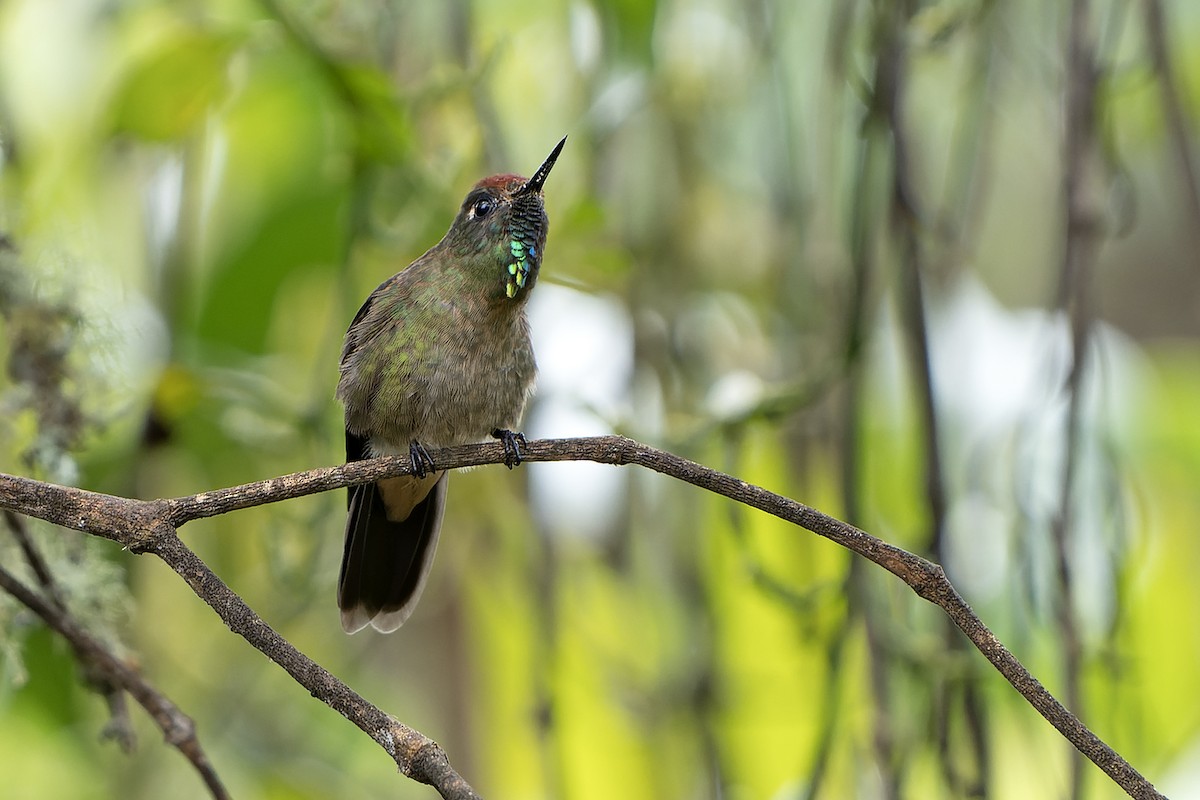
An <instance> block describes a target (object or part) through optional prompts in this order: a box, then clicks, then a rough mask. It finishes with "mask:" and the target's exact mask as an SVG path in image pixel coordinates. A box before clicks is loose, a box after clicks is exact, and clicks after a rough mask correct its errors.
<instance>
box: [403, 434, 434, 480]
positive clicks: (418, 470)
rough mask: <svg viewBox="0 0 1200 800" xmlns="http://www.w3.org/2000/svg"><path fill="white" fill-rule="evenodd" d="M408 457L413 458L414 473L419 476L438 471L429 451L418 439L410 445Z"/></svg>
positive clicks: (422, 476)
mask: <svg viewBox="0 0 1200 800" xmlns="http://www.w3.org/2000/svg"><path fill="white" fill-rule="evenodd" d="M408 457H409V458H410V459H412V469H413V474H414V475H416V476H417V477H418V478H424V477H425V476H426V475H428V474H430V473H432V472H436V470H435V469H434V467H433V458H432V457H431V456H430V455H429V451H428V450H426V449H425V445H423V444H421V443H420V442H418V441H417V440H416V439H414V440H413V441H412V443H411V444H409V446H408Z"/></svg>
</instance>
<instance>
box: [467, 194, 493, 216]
mask: <svg viewBox="0 0 1200 800" xmlns="http://www.w3.org/2000/svg"><path fill="white" fill-rule="evenodd" d="M495 205H496V204H495V203H494V202H492V199H491V198H490V197H481V198H479V199H478V200H476V201H475V205H473V206H471V212H472V213H473V215H474V216H475V219H479V218H480V217H486V216H487V215H488V214H490V213H492V209H493V208H494V207H495Z"/></svg>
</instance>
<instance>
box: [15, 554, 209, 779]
mask: <svg viewBox="0 0 1200 800" xmlns="http://www.w3.org/2000/svg"><path fill="white" fill-rule="evenodd" d="M0 589H3V590H4V591H6V592H8V593H9V594H11V595H12V596H13V597H15V598H16V599H17V600H18V601H20V602H21V603H22V604H23V605H25V606H26V607H27V608H29V609H30V610H31V611H33V613H35V614H37V615H38V616H39V617H41V618H42V620H44V621H45V623H46V624H47V625H49V626H50V628H51V629H53V630H54V631H55V632H56V633H58V634H59V635H60V636H62V637H63V638H64V639H66V640H67V642H68V643H69V644H70V645H71V649H72V650H74V651H75V658H76V659H77V660H78V661H79V662H80V663H81V664H83V665H85V666H87V667H90V668H91V669H92V670H95V671H99V672H102V673H103V675H104V678H105V679H106V680H107V681H109V682H111V683H112V684H113V685H114V686H115V687H119V688H120V689H122V690H124V691H125V692H128V693H129V694H130V695H131V696H132V697H133V698H134V699H135V700H137V701H138V703H140V704H141V706H142V708H144V709H146V712H147V713H148V714H149V715H150V716H151V717H152V718H153V719H154V722H155V723H156V724H157V725H158V727H159V728H160V729H161V730H162V732H163V738H164V739H165V740H166V742H167V744H169V745H171V746H172V747H174V748H175V749H177V750H178V751H179V752H180V753H182V754H183V756H184V757H185V758H186V759H187V760H188V761H190V762H191V764H192V766H193V767H195V768H196V772H198V773H200V778H201V780H203V781H204V785H205V786H206V787H208V792H209V794H210V795H212V796H213V798H215V800H228V798H229V793H228V792H226V791H225V787H224V786H223V785H222V784H221V779H220V778H219V777H218V776H217V773H216V771H215V770H214V769H213V767H212V764H211V763H210V762H209V760H208V756H206V755H205V753H204V748H202V747H201V746H200V740H199V739H197V738H196V726H195V724H194V723H193V722H192V719H191V717H189V716H188V715H187V714H184V713H183V712H182V711H180V710H179V707H178V706H176V705H175V704H174V703H172V702H171V701H170V700H169V699H168V698H167V697H165V696H164V695H163V694H161V693H160V692H159V691H158V690H156V689H155V688H154V687H153V686H151V685H150V683H149V682H148V681H146V679H145V678H144V677H143V676H142V674H141V673H140V672H138V670H136V669H134V668H133V667H131V666H130V665H129V664H127V663H125V662H124V661H122V660H121V659H119V658H117V656H116V655H114V654H113V653H112V652H111V651H110V650H109V649H108V648H107V647H106V646H105V645H104V643H103V642H101V641H100V640H98V639H96V638H95V637H93V636H92V635H91V634H89V633H88V632H87V631H86V630H84V629H83V628H82V627H81V626H80V625H79V623H78V622H76V621H75V619H74V618H73V617H71V616H70V615H69V614H67V613H66V611H64V610H63V609H62V608H60V607H59V606H58V605H57V604H56V603H54V602H51V601H47V600H45V599H43V598H42V597H41V596H40V595H39V594H38V593H37V592H35V591H33V590H32V589H30V588H29V587H28V586H26V585H25V584H24V583H22V582H21V581H19V580H18V579H17V578H16V577H15V576H14V575H13V574H12V573H11V572H9V571H8V570H6V569H4V567H2V566H0Z"/></svg>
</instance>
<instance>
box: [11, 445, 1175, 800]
mask: <svg viewBox="0 0 1200 800" xmlns="http://www.w3.org/2000/svg"><path fill="white" fill-rule="evenodd" d="M431 455H432V456H433V460H434V462H435V463H436V464H437V466H438V469H459V468H461V467H468V466H478V465H481V464H498V463H501V462H502V461H503V460H504V449H503V446H502V445H501V444H500V443H497V442H489V443H485V444H477V445H463V446H461V447H451V448H446V449H443V450H436V451H433V452H432V453H431ZM525 460H526V461H531V462H533V461H595V462H597V463H601V464H613V465H624V464H636V465H638V466H641V467H645V468H646V469H650V470H654V471H655V472H659V473H662V474H664V475H668V476H670V477H673V478H676V479H678V480H681V481H684V482H686V483H690V484H692V485H693V486H697V487H700V488H702V489H707V490H708V491H711V492H714V493H716V494H719V495H722V496H724V497H728V498H730V499H731V500H736V501H737V502H739V503H744V504H746V505H748V506H751V507H752V508H757V509H759V510H760V511H765V512H766V513H768V514H771V515H773V516H776V517H779V518H780V519H783V520H786V521H788V522H791V523H793V524H795V525H798V526H800V527H802V528H804V529H806V530H808V531H811V532H813V533H815V534H817V535H818V536H822V537H824V538H826V539H829V540H830V541H832V542H834V543H836V544H839V545H841V546H842V547H845V548H847V549H849V550H852V551H854V552H855V553H858V554H859V555H861V556H863V557H864V558H866V559H868V560H869V561H871V562H873V563H875V564H877V565H878V566H880V567H883V568H884V569H886V570H887V571H888V572H891V573H892V574H893V575H896V576H897V577H898V578H900V579H901V580H903V581H904V582H905V583H906V584H907V585H908V586H909V587H911V588H912V590H913V591H914V592H915V593H916V594H917V595H918V596H920V597H922V598H924V599H926V600H928V601H929V602H931V603H934V604H935V605H937V606H939V607H940V608H941V609H943V610H944V611H945V613H946V614H947V615H948V616H949V617H950V619H951V620H953V621H954V624H955V625H957V626H958V627H959V629H960V630H962V632H963V633H964V634H966V636H967V638H968V639H970V640H971V642H972V643H974V645H975V647H976V648H978V650H979V652H980V653H982V654H983V656H984V657H985V658H986V659H987V660H988V661H989V662H990V663H991V664H992V665H993V666H994V667H995V668H996V670H997V671H999V672H1000V674H1001V675H1003V676H1004V678H1005V679H1006V680H1007V681H1008V682H1009V683H1010V684H1011V685H1012V686H1013V688H1015V689H1016V690H1017V691H1018V692H1019V693H1020V694H1021V696H1022V697H1024V698H1025V699H1026V700H1028V702H1029V703H1030V705H1032V706H1033V707H1034V708H1035V709H1037V711H1038V712H1039V713H1040V714H1041V715H1042V716H1043V717H1045V718H1046V720H1048V721H1049V722H1050V724H1051V725H1053V726H1054V727H1055V728H1056V729H1057V730H1058V731H1059V732H1060V733H1061V734H1062V735H1063V736H1064V737H1065V738H1066V739H1067V740H1068V741H1069V742H1071V743H1072V744H1073V745H1074V746H1075V747H1076V748H1077V749H1078V750H1079V751H1080V752H1081V753H1083V754H1084V755H1086V756H1087V757H1088V758H1090V759H1091V760H1092V761H1093V762H1094V763H1095V764H1096V765H1097V766H1098V767H1100V768H1101V769H1102V770H1104V772H1105V773H1106V774H1108V775H1109V776H1110V777H1111V778H1112V779H1113V780H1114V781H1115V782H1116V783H1117V785H1119V786H1120V787H1121V788H1122V789H1124V790H1125V791H1126V792H1127V793H1128V794H1129V795H1130V796H1131V797H1134V798H1138V800H1149V799H1150V798H1162V795H1161V794H1159V793H1158V792H1157V791H1155V789H1154V786H1153V785H1152V784H1151V783H1150V782H1149V781H1147V780H1146V779H1145V778H1144V777H1143V776H1142V775H1141V774H1140V773H1139V772H1138V771H1137V770H1135V769H1134V768H1133V767H1132V766H1131V765H1130V764H1129V762H1127V761H1126V760H1125V759H1124V758H1122V757H1121V756H1120V755H1119V754H1118V753H1117V752H1116V751H1114V750H1113V749H1112V748H1111V747H1109V746H1108V745H1107V744H1105V743H1104V742H1103V741H1101V740H1100V738H1099V737H1097V736H1096V734H1094V733H1092V731H1091V730H1089V729H1088V728H1087V726H1085V725H1084V724H1083V723H1082V722H1080V720H1079V719H1078V718H1077V717H1075V716H1074V715H1073V714H1071V712H1070V711H1068V710H1067V709H1066V708H1065V707H1064V706H1063V705H1062V703H1060V702H1059V701H1058V700H1056V699H1055V698H1054V696H1053V695H1052V694H1050V692H1048V691H1047V690H1046V688H1045V687H1044V686H1042V684H1041V683H1039V682H1038V680H1037V679H1036V678H1034V677H1033V675H1031V674H1030V672H1029V670H1027V669H1026V668H1025V667H1024V666H1023V665H1022V664H1021V662H1020V661H1018V660H1017V658H1016V657H1015V656H1014V655H1013V654H1012V653H1011V652H1009V650H1008V649H1007V648H1006V647H1005V646H1004V645H1003V644H1002V643H1001V642H1000V640H999V639H997V638H996V636H995V634H993V633H992V632H991V630H989V629H988V627H987V626H986V625H984V624H983V622H982V621H981V620H980V619H979V617H978V616H976V615H975V613H974V612H973V611H972V610H971V607H970V606H968V605H967V603H966V601H965V600H963V598H962V596H961V595H960V594H959V593H958V591H957V590H956V589H955V588H954V586H953V585H952V584H951V583H950V581H949V580H948V579H947V578H946V574H945V572H943V570H942V568H941V567H940V566H938V565H937V564H934V563H933V562H931V561H928V560H926V559H924V558H921V557H920V556H917V555H915V554H913V553H910V552H908V551H906V550H903V549H901V548H899V547H896V546H894V545H891V544H888V543H887V542H885V541H883V540H881V539H879V538H877V537H875V536H872V535H870V534H868V533H866V532H865V531H862V530H860V529H858V528H856V527H854V526H853V525H849V524H847V523H845V522H842V521H840V520H838V519H835V518H834V517H831V516H829V515H828V514H824V513H822V512H820V511H818V510H816V509H815V508H812V507H810V506H806V505H804V504H803V503H799V502H797V501H795V500H791V499H789V498H787V497H783V496H782V495H778V494H775V493H774V492H770V491H767V490H766V489H762V488H760V487H758V486H753V485H751V484H749V483H746V482H745V481H742V480H739V479H737V478H734V477H732V476H730V475H726V474H724V473H721V472H717V471H716V470H713V469H709V468H708V467H704V466H702V465H700V464H697V463H696V462H694V461H689V460H687V459H684V458H680V457H679V456H676V455H673V454H671V453H667V452H664V451H662V450H658V449H655V448H652V447H648V446H646V445H643V444H639V443H638V442H635V441H633V440H632V439H627V438H625V437H623V436H597V437H589V438H580V439H546V440H539V441H532V442H530V443H529V444H528V447H527V448H526V451H525ZM411 471H412V467H411V464H410V463H409V459H407V458H404V457H397V456H389V457H384V458H376V459H370V460H367V461H357V462H354V463H352V464H346V465H342V466H337V467H326V468H323V469H314V470H308V471H306V472H297V473H292V474H290V475H283V476H281V477H277V478H271V479H269V480H265V481H258V482H256V483H249V484H244V485H242V486H235V487H232V488H229V489H219V490H216V491H211V492H204V493H201V494H197V495H190V496H188V497H179V498H175V499H172V500H150V501H141V500H129V499H125V498H120V497H113V496H111V495H104V494H98V493H95V492H86V491H83V490H81V489H75V488H70V487H66V486H56V485H54V484H48V483H42V482H40V481H34V480H30V479H28V478H21V477H16V476H12V475H5V474H3V473H0V508H9V509H12V510H13V511H17V512H19V513H24V514H31V515H33V516H37V517H39V518H40V519H44V520H47V521H49V522H54V523H57V524H61V525H65V526H66V527H70V528H74V529H75V530H80V531H83V532H85V533H93V534H95V535H98V536H104V537H106V538H109V539H113V540H114V541H118V542H121V543H122V544H124V545H126V546H127V547H129V548H131V549H133V550H136V551H143V552H144V551H149V552H154V553H155V554H156V555H158V556H159V557H161V558H162V559H163V560H165V561H167V563H168V564H170V565H171V566H172V568H173V569H175V570H176V571H177V572H178V573H179V574H180V575H181V576H182V577H183V578H184V579H185V580H187V581H188V585H189V586H191V587H192V589H193V591H195V592H196V593H197V594H198V595H199V596H200V597H202V598H203V599H204V600H205V602H207V603H208V604H209V605H211V606H212V607H213V609H214V610H216V611H217V613H218V614H220V615H221V618H222V619H223V620H224V621H225V622H226V624H228V625H229V626H230V628H232V629H233V630H234V631H235V632H236V633H238V634H240V635H241V636H243V637H245V638H246V639H247V641H249V642H250V643H251V644H254V645H255V646H256V647H258V648H259V649H260V650H262V651H263V652H265V653H267V655H268V656H270V657H271V658H272V659H273V660H275V661H276V663H279V664H280V665H281V666H283V667H284V668H285V669H287V671H288V672H289V674H291V675H292V676H293V677H294V678H296V680H297V681H298V682H300V683H301V684H302V685H303V686H304V687H305V688H307V689H309V690H310V691H311V692H312V694H313V696H314V697H317V698H319V699H321V700H322V701H324V702H326V703H327V704H329V705H330V706H331V707H333V708H335V709H336V710H337V711H339V712H340V713H342V714H343V715H345V716H346V717H347V718H348V719H350V720H351V721H352V722H354V723H355V724H356V725H358V726H359V727H360V728H362V729H363V730H364V731H366V732H367V733H368V734H369V735H371V736H372V738H374V739H375V740H376V741H378V742H379V743H380V744H381V745H383V746H384V748H385V749H386V750H388V752H389V753H390V754H392V755H393V757H394V758H395V759H396V763H397V764H398V765H400V768H401V770H402V771H403V772H404V774H406V775H408V776H409V777H411V778H414V779H415V780H420V781H422V782H425V783H429V784H431V785H433V786H435V787H437V788H438V790H439V791H441V792H442V795H443V797H475V796H476V795H474V793H473V792H472V793H470V794H453V793H448V792H447V790H446V789H445V787H446V786H447V785H453V778H457V780H458V781H461V778H458V776H457V775H455V774H454V773H453V770H450V768H449V764H448V762H446V759H445V754H444V753H443V752H442V750H441V748H439V747H438V746H437V745H436V744H435V743H434V742H432V741H431V740H429V739H427V738H426V737H424V736H423V735H422V734H420V733H418V732H416V731H414V730H412V729H410V728H407V727H405V726H404V725H402V724H401V723H399V722H397V721H396V720H395V719H393V718H392V717H390V716H388V715H386V714H384V713H383V712H381V711H379V710H378V709H376V708H375V707H374V706H372V705H370V704H369V703H367V702H366V701H365V700H363V699H362V698H361V697H360V696H359V695H357V694H355V693H354V692H353V691H351V690H350V689H348V688H346V687H345V685H344V684H342V683H341V682H340V681H338V680H337V679H336V678H334V677H333V676H332V675H331V674H330V673H329V672H327V671H326V670H324V669H323V668H321V667H319V666H318V665H316V664H315V663H313V662H312V661H311V660H310V659H308V658H307V657H306V656H304V655H303V654H302V653H300V652H299V651H298V650H296V649H295V648H294V647H292V645H291V644H289V643H288V642H286V641H285V640H284V639H283V638H282V637H281V636H279V634H278V633H276V632H275V631H273V630H271V629H270V628H269V627H268V626H267V625H266V624H265V623H264V622H263V621H262V619H261V618H260V617H258V616H257V615H256V614H254V612H253V611H250V609H249V608H248V607H247V606H246V605H245V603H244V602H242V600H241V599H240V598H239V597H238V596H237V595H236V594H234V593H233V592H232V591H231V590H230V589H229V587H227V586H226V585H225V584H224V583H222V582H221V581H220V580H219V579H217V578H216V576H215V575H213V574H212V573H211V571H210V570H209V569H208V567H207V566H206V565H204V563H203V562H202V561H200V559H199V558H197V557H196V555H195V554H194V553H192V552H191V550H189V549H188V548H187V547H186V546H185V545H184V544H183V542H181V541H180V540H179V538H178V536H176V534H175V530H174V529H175V528H176V527H177V526H178V525H181V524H183V523H184V522H187V521H188V520H192V519H199V518H202V517H211V516H215V515H218V514H224V513H228V512H230V511H235V510H237V509H241V508H248V507H250V506H255V505H263V504H266V503H273V502H279V501H281V500H287V499H291V498H295V497H302V496H305V495H309V494H314V493H316V492H323V491H329V490H331V489H340V488H343V487H346V486H350V485H354V484H359V483H366V482H368V481H374V480H378V479H380V478H387V477H395V476H398V475H406V474H410V473H411ZM447 776H452V778H451V779H450V780H449V782H447ZM435 781H441V783H437V782H435ZM463 786H465V784H463Z"/></svg>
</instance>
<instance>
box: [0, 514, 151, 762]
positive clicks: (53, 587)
mask: <svg viewBox="0 0 1200 800" xmlns="http://www.w3.org/2000/svg"><path fill="white" fill-rule="evenodd" d="M4 522H5V524H6V525H8V528H9V530H10V531H12V534H13V538H15V539H16V540H17V545H18V546H19V547H20V548H21V553H22V555H24V556H25V563H27V564H28V565H29V569H30V570H32V572H33V576H34V577H35V578H36V579H37V582H38V586H39V587H40V588H41V591H42V595H43V596H44V597H45V598H46V599H47V601H48V602H49V603H50V605H52V606H53V607H54V608H55V609H56V610H57V611H58V612H59V613H61V614H64V615H65V614H67V613H68V611H67V602H66V598H64V597H63V593H62V589H61V588H60V587H59V585H58V581H56V580H54V573H53V572H52V571H51V570H50V565H49V564H48V563H46V559H45V557H43V556H42V552H41V550H39V549H38V546H37V544H36V543H35V542H34V541H33V537H31V536H30V535H29V529H28V528H27V527H26V525H25V518H24V517H22V516H21V515H19V514H14V513H13V512H12V511H9V510H7V509H5V511H4ZM75 654H76V656H77V657H80V656H82V654H83V651H81V650H79V649H78V648H76V649H75ZM77 660H79V667H80V669H81V670H82V671H83V678H84V681H85V683H86V684H87V685H88V687H89V688H91V689H93V690H95V691H96V692H97V693H98V694H100V695H101V696H103V697H104V703H105V705H107V706H108V714H109V720H108V724H107V725H105V726H104V730H103V731H102V732H101V737H102V738H105V739H112V740H113V741H115V742H116V743H117V746H118V747H120V748H121V751H122V752H124V753H132V752H133V750H134V748H135V747H136V746H137V737H136V736H135V735H134V732H133V723H132V722H131V721H130V719H129V706H128V704H127V703H126V702H125V692H123V691H122V690H121V687H120V686H118V685H117V684H116V683H114V682H113V681H112V679H111V678H110V676H109V675H108V673H107V671H106V670H105V669H104V667H103V666H102V665H98V664H96V663H94V662H91V661H86V660H83V659H82V658H78V659H77Z"/></svg>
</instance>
